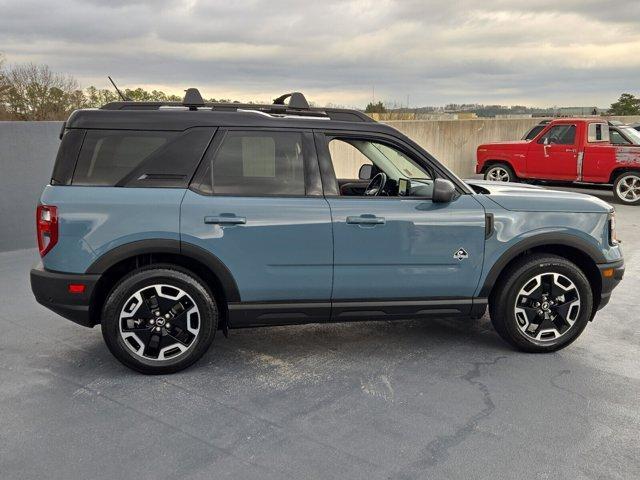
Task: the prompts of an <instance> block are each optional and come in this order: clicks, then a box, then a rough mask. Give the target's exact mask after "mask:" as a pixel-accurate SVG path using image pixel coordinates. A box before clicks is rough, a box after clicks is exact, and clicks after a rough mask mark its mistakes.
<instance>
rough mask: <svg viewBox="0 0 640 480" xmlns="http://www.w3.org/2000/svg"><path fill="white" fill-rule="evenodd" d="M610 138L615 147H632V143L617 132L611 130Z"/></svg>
mask: <svg viewBox="0 0 640 480" xmlns="http://www.w3.org/2000/svg"><path fill="white" fill-rule="evenodd" d="M609 138H610V141H611V143H613V144H614V145H630V144H631V142H630V141H629V140H627V139H626V138H624V137H623V136H622V135H621V134H620V132H618V131H617V130H609Z"/></svg>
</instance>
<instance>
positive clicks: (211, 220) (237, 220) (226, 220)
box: [204, 213, 247, 225]
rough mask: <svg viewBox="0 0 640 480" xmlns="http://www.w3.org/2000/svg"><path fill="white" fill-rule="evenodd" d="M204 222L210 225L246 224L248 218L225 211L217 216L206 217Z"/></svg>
mask: <svg viewBox="0 0 640 480" xmlns="http://www.w3.org/2000/svg"><path fill="white" fill-rule="evenodd" d="M204 223H206V224H208V225H244V224H245V223H247V219H246V217H236V216H235V215H229V214H224V213H223V214H222V215H218V216H216V217H204Z"/></svg>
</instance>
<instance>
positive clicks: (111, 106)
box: [101, 88, 375, 122]
mask: <svg viewBox="0 0 640 480" xmlns="http://www.w3.org/2000/svg"><path fill="white" fill-rule="evenodd" d="M287 98H288V99H289V102H288V103H287V104H285V103H284V102H285V100H286V99H287ZM163 107H183V108H185V107H186V109H189V110H198V109H201V108H210V109H211V110H213V111H218V112H236V111H238V110H241V111H247V110H253V111H256V112H261V113H267V114H272V115H276V116H302V117H317V118H328V119H329V120H335V121H345V122H375V120H373V119H372V118H371V117H369V116H368V115H366V114H365V113H363V112H360V111H358V110H352V109H346V108H316V107H311V106H309V102H308V101H307V99H306V98H305V96H304V95H303V94H302V93H300V92H292V93H286V94H284V95H281V96H280V97H278V98H276V99H274V101H273V104H271V105H263V104H254V103H222V102H215V103H210V102H205V101H204V99H203V98H202V95H200V92H199V91H198V89H197V88H188V89H187V90H185V96H184V99H183V101H182V102H134V101H118V102H109V103H107V104H105V105H103V106H102V107H101V110H160V109H161V108H163Z"/></svg>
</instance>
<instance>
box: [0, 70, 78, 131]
mask: <svg viewBox="0 0 640 480" xmlns="http://www.w3.org/2000/svg"><path fill="white" fill-rule="evenodd" d="M3 78H4V80H3V83H4V86H5V88H3V89H2V91H1V92H0V95H1V98H0V101H1V102H2V103H3V104H4V106H5V108H6V110H7V112H8V113H9V114H10V115H11V116H12V117H13V118H16V119H19V120H60V119H64V118H66V117H67V116H68V115H69V113H70V112H71V111H72V110H74V109H76V108H80V107H82V106H83V104H84V98H83V95H82V91H81V90H80V89H79V87H78V83H77V82H76V80H75V79H74V78H73V77H71V76H69V75H61V74H58V73H54V72H53V71H51V69H50V68H49V67H48V66H47V65H35V64H33V63H28V64H23V65H13V66H11V67H9V68H8V69H6V70H5V72H4V74H3Z"/></svg>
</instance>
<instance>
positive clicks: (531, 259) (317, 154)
mask: <svg viewBox="0 0 640 480" xmlns="http://www.w3.org/2000/svg"><path fill="white" fill-rule="evenodd" d="M287 98H289V101H288V103H286V99H287ZM61 137H62V142H61V145H60V149H59V153H58V156H57V159H56V162H55V166H54V169H53V174H52V177H51V182H50V184H49V185H47V186H46V187H45V189H44V192H43V193H42V197H41V200H40V204H39V206H38V208H37V218H36V221H37V236H38V245H39V250H40V255H41V257H42V262H41V264H39V265H38V266H37V267H36V268H34V269H33V270H32V271H31V284H32V289H33V292H34V294H35V297H36V299H37V300H38V302H40V303H41V304H43V305H45V306H46V307H48V308H50V309H51V310H53V311H54V312H56V313H58V314H60V315H61V316H63V317H65V318H68V319H70V320H72V321H74V322H76V323H78V324H80V325H84V326H87V327H93V326H95V325H97V324H100V325H101V328H102V333H103V336H104V339H105V341H106V344H107V346H108V348H109V349H110V350H111V352H112V353H113V354H114V355H115V357H116V358H117V359H118V360H120V361H121V362H122V363H124V364H125V365H127V366H129V367H131V368H133V369H135V370H138V371H141V372H144V373H169V372H175V371H178V370H180V369H183V368H185V367H187V366H188V365H190V364H192V363H193V362H195V361H196V360H197V359H198V358H200V357H201V356H202V355H203V354H204V353H205V352H206V351H207V349H208V348H209V346H210V344H211V342H212V340H213V337H214V334H215V333H216V331H217V330H222V331H223V333H225V335H226V334H227V332H228V330H229V329H233V328H242V327H255V326H267V325H283V324H299V323H308V322H339V321H348V320H375V319H385V320H386V319H394V318H398V319H404V318H426V317H431V316H436V317H443V316H466V317H474V318H478V317H480V316H482V315H483V314H484V312H485V310H486V307H487V305H488V306H489V311H490V314H491V320H492V322H493V325H494V326H495V328H496V330H497V332H498V333H499V334H500V336H501V337H502V338H504V339H505V340H506V341H507V342H509V343H511V344H512V345H513V346H515V347H517V348H519V349H521V350H524V351H528V352H549V351H554V350H557V349H559V348H562V347H565V346H567V345H568V344H569V343H571V342H572V341H574V340H575V339H576V338H577V337H578V336H579V335H580V334H581V332H582V331H583V329H584V328H585V326H586V325H587V323H588V322H589V321H590V320H592V319H593V317H594V315H595V313H596V311H597V310H598V309H600V308H602V307H603V306H604V305H605V304H606V303H607V302H608V301H609V297H610V295H611V291H612V289H613V288H614V286H615V285H616V284H617V283H618V282H619V281H620V279H621V278H622V275H623V271H624V267H623V258H622V252H621V249H620V247H619V245H618V241H617V240H616V233H615V218H614V211H613V208H612V207H611V206H609V205H608V204H606V203H605V202H603V201H601V200H599V199H596V198H594V197H590V196H587V195H580V194H574V193H567V192H558V191H549V190H543V189H540V188H536V187H531V186H519V185H513V184H500V183H489V182H482V181H480V182H476V183H475V184H474V183H465V182H463V181H461V180H460V179H459V178H457V177H456V176H455V175H454V174H453V173H451V172H450V171H449V170H447V169H446V168H445V167H444V166H442V165H441V164H440V163H438V162H437V161H436V160H435V159H434V158H433V157H432V156H431V155H429V154H428V153H427V152H425V151H424V150H423V149H422V148H421V147H419V146H418V145H417V144H416V143H415V142H413V141H411V140H410V139H409V138H407V137H405V136H404V135H402V134H400V133H399V132H398V131H396V130H394V129H393V128H391V127H389V126H386V125H383V124H380V123H377V122H374V121H372V120H371V119H370V118H369V117H367V116H365V115H364V114H362V113H360V112H357V111H351V110H344V109H331V108H327V109H318V108H310V107H309V105H308V103H307V101H306V99H305V98H304V96H303V95H301V94H299V93H293V94H289V95H284V96H283V97H280V98H278V99H276V101H275V103H274V104H273V105H241V104H205V103H204V102H203V101H202V97H201V96H200V94H199V93H198V92H197V90H195V89H189V90H188V91H187V94H186V96H185V100H184V102H182V103H170V102H169V103H153V102H146V103H141V102H128V101H123V102H115V103H110V104H107V105H105V106H104V107H102V108H101V109H96V110H78V111H76V112H74V113H73V114H72V115H71V116H70V118H69V119H68V121H67V122H66V124H65V126H64V128H63V132H62V133H61Z"/></svg>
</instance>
